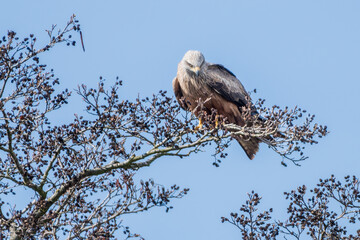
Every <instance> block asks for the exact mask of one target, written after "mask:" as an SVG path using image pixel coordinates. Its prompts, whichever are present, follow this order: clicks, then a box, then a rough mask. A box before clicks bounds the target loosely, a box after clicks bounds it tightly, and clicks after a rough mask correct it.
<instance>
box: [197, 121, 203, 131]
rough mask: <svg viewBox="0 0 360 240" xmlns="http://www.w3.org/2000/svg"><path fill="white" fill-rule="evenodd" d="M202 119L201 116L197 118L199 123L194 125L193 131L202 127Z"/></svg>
mask: <svg viewBox="0 0 360 240" xmlns="http://www.w3.org/2000/svg"><path fill="white" fill-rule="evenodd" d="M202 125H203V124H202V120H201V118H199V125H197V126H196V127H195V131H197V130H200V129H201V128H202Z"/></svg>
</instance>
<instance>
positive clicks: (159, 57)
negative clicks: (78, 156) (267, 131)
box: [0, 0, 360, 240]
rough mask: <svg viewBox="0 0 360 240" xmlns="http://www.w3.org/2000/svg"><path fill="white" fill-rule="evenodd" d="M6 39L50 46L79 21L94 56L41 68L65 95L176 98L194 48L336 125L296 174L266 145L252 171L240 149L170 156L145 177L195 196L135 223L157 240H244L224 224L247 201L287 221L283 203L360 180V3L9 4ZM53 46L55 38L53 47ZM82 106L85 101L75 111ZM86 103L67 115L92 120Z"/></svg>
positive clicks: (268, 95)
mask: <svg viewBox="0 0 360 240" xmlns="http://www.w3.org/2000/svg"><path fill="white" fill-rule="evenodd" d="M1 5H2V9H6V11H2V13H1V15H0V32H1V35H4V34H5V33H6V31H7V30H9V29H12V30H14V31H16V32H18V33H19V34H20V36H24V35H27V34H29V33H35V34H36V35H37V36H38V38H39V39H46V38H47V35H46V33H45V31H44V30H45V29H49V28H50V26H51V24H59V26H63V25H64V24H65V22H66V21H67V20H68V19H69V17H70V16H71V15H72V14H73V13H75V14H76V15H77V17H78V19H79V20H80V23H81V25H82V31H83V36H84V42H85V47H86V52H85V53H84V52H82V50H81V48H80V47H77V48H66V47H58V48H56V49H54V50H53V51H51V52H50V53H46V54H44V55H43V57H42V60H43V61H44V62H46V63H48V65H49V66H50V67H52V68H54V69H55V73H56V74H57V76H58V77H60V80H61V84H62V86H63V87H67V88H69V89H74V88H76V86H77V85H78V84H82V83H86V84H88V85H90V86H95V85H96V83H97V81H98V77H99V76H100V75H101V76H104V77H105V78H107V79H109V80H113V79H115V77H116V76H119V77H120V79H123V80H124V83H125V84H124V88H123V89H122V90H121V96H122V97H123V98H130V99H134V98H135V97H137V95H138V94H140V96H148V95H151V94H152V93H156V92H158V91H159V90H160V89H163V90H168V91H169V92H170V93H171V94H172V87H171V82H172V79H173V78H174V77H175V75H176V70H177V64H178V62H179V61H180V60H181V58H182V57H183V55H184V53H185V52H186V51H187V50H189V49H196V50H200V51H202V52H203V54H204V55H205V58H206V60H207V61H209V62H213V63H221V64H223V65H224V66H226V67H227V68H228V69H230V70H231V71H232V72H233V73H235V74H236V75H237V77H238V78H239V79H240V80H241V81H242V83H243V85H244V86H245V88H246V89H247V90H249V91H250V90H252V89H254V88H256V89H257V90H258V93H257V94H256V96H255V98H256V97H261V98H265V99H267V103H268V104H269V105H272V104H278V105H280V106H290V107H293V106H295V105H298V106H300V107H302V108H305V109H307V110H308V111H310V112H311V113H314V114H316V119H317V121H318V122H320V123H322V124H325V125H328V127H329V130H330V131H331V133H330V135H329V136H328V137H326V138H325V139H322V140H321V141H320V143H319V144H318V145H315V146H311V147H309V148H308V149H307V150H306V153H307V154H308V155H309V156H310V158H309V159H308V160H306V161H305V162H303V163H302V166H301V167H296V166H293V165H291V164H289V166H288V167H287V168H285V167H283V166H282V165H281V164H280V162H281V158H280V157H279V156H277V155H276V154H275V153H274V152H272V151H271V150H269V149H267V148H266V146H264V145H262V146H261V149H260V151H259V153H258V154H257V156H256V158H255V159H254V160H253V161H249V160H248V159H247V158H246V155H245V154H244V153H243V151H242V149H241V148H240V147H239V146H238V145H237V144H233V145H232V146H231V148H230V149H229V156H228V158H227V159H226V160H224V161H223V163H222V164H221V166H220V168H215V167H213V166H212V164H211V163H212V161H213V159H212V157H211V154H212V151H211V149H207V150H208V151H207V152H203V153H200V154H198V155H196V156H195V155H194V156H192V157H190V158H186V159H177V158H162V159H159V160H158V161H157V162H155V163H154V164H153V165H152V167H150V168H147V169H142V170H141V171H140V172H139V176H141V177H143V178H149V177H151V178H153V179H154V180H155V181H156V182H159V183H162V184H164V185H171V184H173V183H176V184H178V185H180V186H184V187H189V188H190V189H191V191H190V193H189V195H188V196H186V197H185V198H184V199H181V200H178V201H174V202H173V206H174V209H173V210H172V211H170V212H169V213H165V211H164V210H163V209H153V210H151V211H149V212H147V213H141V214H137V215H134V216H129V217H127V218H126V219H125V223H126V224H127V225H129V226H130V227H131V229H132V230H133V231H135V232H138V233H141V234H142V235H143V236H144V237H145V238H146V239H150V240H151V239H157V240H158V239H173V240H180V239H207V240H213V239H214V240H215V239H240V232H238V231H237V230H236V229H235V228H234V227H232V226H230V225H225V224H221V223H220V217H221V216H227V215H228V213H229V212H230V211H236V210H237V209H238V208H239V207H240V205H241V204H242V203H243V202H244V201H245V199H246V193H247V192H250V191H251V190H253V189H254V190H255V191H257V192H258V193H259V194H260V195H262V196H263V201H262V207H263V208H268V207H270V206H272V207H274V209H275V214H276V215H277V216H279V217H282V216H284V213H285V208H286V206H287V205H286V204H287V202H286V201H285V200H284V197H283V195H282V193H283V192H284V191H290V190H291V189H293V188H295V187H297V186H298V185H301V184H309V186H313V185H314V184H315V183H316V182H317V181H318V179H319V178H325V177H329V176H330V175H331V174H335V175H336V176H338V177H341V178H342V177H343V176H344V175H346V174H358V173H359V170H360V157H359V154H358V149H359V147H360V143H359V140H358V136H359V135H360V128H359V127H357V120H358V119H360V114H359V111H358V104H359V90H360V84H359V80H360V31H359V29H360V14H359V12H360V2H359V1H356V0H348V1H337V0H336V1H335V0H334V1H333V0H322V1H320V0H318V1H313V0H302V1H287V0H282V1H280V0H272V1H266V0H247V1H245V0H241V1H240V0H237V1H210V0H208V1H189V0H185V1H165V0H164V1H155V0H154V1H102V2H100V1H97V2H95V1H92V2H90V1H59V2H56V3H55V2H49V1H15V0H14V1H6V2H4V3H2V4H1ZM46 40H47V39H46ZM75 102H76V101H75ZM78 106H80V104H78V105H77V104H75V103H72V105H71V106H68V107H67V108H68V111H67V113H68V114H65V115H62V116H59V118H60V119H64V120H66V119H72V117H73V113H76V112H77V113H83V111H82V109H81V108H79V107H78Z"/></svg>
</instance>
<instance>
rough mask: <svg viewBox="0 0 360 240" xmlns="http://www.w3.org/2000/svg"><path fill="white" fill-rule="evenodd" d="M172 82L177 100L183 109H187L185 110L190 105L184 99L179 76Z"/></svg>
mask: <svg viewBox="0 0 360 240" xmlns="http://www.w3.org/2000/svg"><path fill="white" fill-rule="evenodd" d="M172 84H173V89H174V93H175V97H176V100H177V101H178V102H179V104H180V106H181V107H182V108H183V109H185V110H186V109H188V106H187V104H186V103H185V101H184V95H183V92H182V89H181V87H180V84H179V80H178V79H177V77H175V78H174V80H173V82H172Z"/></svg>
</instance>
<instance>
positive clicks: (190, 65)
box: [186, 62, 194, 68]
mask: <svg viewBox="0 0 360 240" xmlns="http://www.w3.org/2000/svg"><path fill="white" fill-rule="evenodd" d="M186 63H187V65H189V67H191V68H193V67H194V66H193V65H192V64H190V63H189V62H186Z"/></svg>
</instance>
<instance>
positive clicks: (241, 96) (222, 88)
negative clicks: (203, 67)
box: [205, 64, 249, 107]
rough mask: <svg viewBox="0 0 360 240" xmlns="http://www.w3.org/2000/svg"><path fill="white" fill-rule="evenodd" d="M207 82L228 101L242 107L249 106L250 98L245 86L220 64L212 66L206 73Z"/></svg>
mask: <svg viewBox="0 0 360 240" xmlns="http://www.w3.org/2000/svg"><path fill="white" fill-rule="evenodd" d="M205 81H206V83H207V84H208V85H209V87H211V88H212V89H214V90H215V91H216V92H217V93H218V94H220V95H221V96H222V97H224V98H225V99H226V100H228V101H231V102H233V103H235V104H236V105H237V106H239V107H242V106H245V105H246V104H247V102H248V101H247V100H246V99H247V98H248V97H249V95H248V93H247V92H246V90H245V88H244V86H243V85H242V84H241V82H240V81H239V80H238V79H237V78H236V76H235V75H234V74H233V73H232V72H230V71H229V70H228V69H226V68H225V67H224V66H222V65H219V64H210V65H209V66H208V67H207V71H206V73H205Z"/></svg>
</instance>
